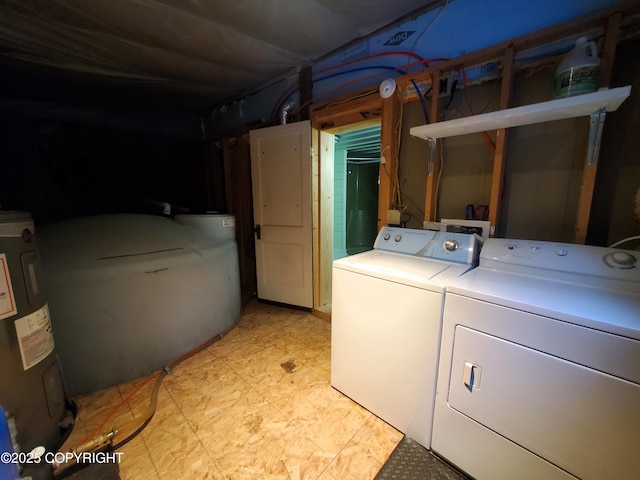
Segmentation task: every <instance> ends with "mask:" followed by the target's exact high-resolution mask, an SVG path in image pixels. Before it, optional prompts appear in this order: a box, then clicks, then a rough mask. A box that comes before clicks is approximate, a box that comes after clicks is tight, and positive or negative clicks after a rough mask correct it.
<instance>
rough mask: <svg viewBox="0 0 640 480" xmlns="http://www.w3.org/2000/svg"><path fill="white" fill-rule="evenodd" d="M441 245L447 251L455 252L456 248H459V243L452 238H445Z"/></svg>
mask: <svg viewBox="0 0 640 480" xmlns="http://www.w3.org/2000/svg"><path fill="white" fill-rule="evenodd" d="M442 246H443V247H444V249H445V250H446V251H447V252H455V251H456V250H458V248H460V244H459V243H458V241H457V240H455V239H453V238H450V239H448V240H445V242H444V244H443V245H442Z"/></svg>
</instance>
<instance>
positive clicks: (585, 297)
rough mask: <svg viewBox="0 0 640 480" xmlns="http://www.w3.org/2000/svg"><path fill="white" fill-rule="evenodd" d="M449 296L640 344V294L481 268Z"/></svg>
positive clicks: (450, 287)
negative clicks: (602, 332)
mask: <svg viewBox="0 0 640 480" xmlns="http://www.w3.org/2000/svg"><path fill="white" fill-rule="evenodd" d="M447 293H456V294H460V295H463V296H466V297H471V298H475V299H478V300H482V301H485V302H490V303H493V304H497V305H503V306H505V307H510V308H515V309H517V310H522V311H525V312H530V313H535V314H538V315H543V316H545V317H549V318H554V319H558V320H562V321H566V322H569V323H574V324H577V325H583V326H585V327H589V328H594V329H597V330H602V331H605V332H610V333H615V334H618V335H623V336H626V337H629V338H635V339H638V340H640V289H639V290H637V291H629V290H622V289H615V288H607V287H605V286H593V285H587V284H581V283H577V282H569V281H566V280H554V279H551V278H547V277H545V278H542V277H537V276H533V275H527V274H522V273H516V272H505V271H501V270H495V269H490V268H485V267H482V266H481V267H478V268H476V269H474V270H472V271H470V272H469V273H467V274H466V275H463V276H462V277H460V278H457V279H455V280H453V281H452V282H451V283H450V284H449V285H448V286H447ZM471 314H472V312H471Z"/></svg>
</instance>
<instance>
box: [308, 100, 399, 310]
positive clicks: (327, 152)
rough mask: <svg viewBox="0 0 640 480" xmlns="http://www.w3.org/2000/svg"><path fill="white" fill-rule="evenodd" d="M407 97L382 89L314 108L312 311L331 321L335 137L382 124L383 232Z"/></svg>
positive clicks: (380, 217) (380, 214)
mask: <svg viewBox="0 0 640 480" xmlns="http://www.w3.org/2000/svg"><path fill="white" fill-rule="evenodd" d="M401 112H402V99H401V98H400V96H399V95H397V94H396V95H392V96H391V97H389V98H386V99H383V98H382V97H380V95H379V93H378V90H377V89H376V90H372V91H371V92H370V93H369V94H367V95H364V96H361V97H358V98H355V99H351V100H349V99H347V100H345V101H343V102H340V101H334V102H332V103H331V104H326V105H325V104H316V105H313V106H312V108H311V146H312V152H313V156H312V165H311V177H312V179H313V184H312V187H311V194H312V198H313V200H312V204H313V232H314V234H313V252H314V254H313V277H314V278H313V285H314V288H313V292H314V293H313V297H314V298H313V312H314V314H316V315H318V316H320V317H322V318H326V319H330V318H331V284H332V282H331V271H332V263H333V165H334V157H333V145H334V138H333V137H334V135H337V134H340V133H342V132H346V131H351V130H358V129H361V128H367V127H372V126H375V125H380V126H381V130H380V145H381V155H382V154H383V153H384V156H385V164H384V165H383V164H381V165H380V188H379V192H378V231H379V230H380V228H382V227H383V226H385V225H387V224H388V222H387V211H388V210H390V209H391V205H392V192H393V188H392V185H393V179H392V178H391V176H390V174H389V172H395V171H396V165H397V162H398V156H397V153H398V147H399V141H400V132H399V129H400V128H401V122H400V119H401Z"/></svg>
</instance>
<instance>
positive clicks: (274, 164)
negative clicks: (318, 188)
mask: <svg viewBox="0 0 640 480" xmlns="http://www.w3.org/2000/svg"><path fill="white" fill-rule="evenodd" d="M250 137H251V176H252V182H253V215H254V225H255V227H256V233H255V242H256V273H257V277H258V297H259V298H261V299H264V300H271V301H275V302H281V303H286V304H289V305H297V306H301V307H307V308H311V307H312V306H313V272H312V260H313V257H312V236H311V231H312V228H311V227H312V226H311V224H312V216H311V124H310V122H309V121H305V122H298V123H291V124H287V125H278V126H275V127H268V128H263V129H258V130H252V131H251V132H250Z"/></svg>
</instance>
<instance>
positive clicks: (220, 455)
mask: <svg viewBox="0 0 640 480" xmlns="http://www.w3.org/2000/svg"><path fill="white" fill-rule="evenodd" d="M330 350H331V324H330V323H329V322H328V321H326V320H323V319H320V318H317V317H315V316H313V315H311V314H309V313H306V312H302V311H298V310H293V309H288V308H283V307H280V306H274V305H268V304H264V303H260V302H257V301H256V300H252V301H250V302H249V303H248V305H247V306H246V307H245V309H244V310H243V314H242V317H241V319H240V321H239V323H238V325H237V326H236V327H235V328H234V329H233V330H231V331H230V332H229V333H228V334H227V335H226V336H225V337H224V338H223V339H222V340H219V341H218V342H216V343H214V344H213V345H211V346H210V347H208V348H206V349H205V350H203V351H201V352H199V353H197V354H196V355H194V356H192V357H190V358H189V359H187V360H185V361H184V362H182V363H180V364H179V365H178V366H177V367H176V368H175V369H174V370H173V371H172V372H171V373H170V374H169V375H167V376H166V377H165V378H164V380H163V382H162V384H161V387H160V390H159V395H158V404H157V409H156V413H155V415H154V417H153V419H152V420H151V422H150V423H149V424H148V425H147V426H146V428H145V429H144V430H142V432H141V433H140V434H139V435H137V436H136V437H135V438H133V440H131V441H130V442H129V443H127V444H125V445H123V446H122V447H121V448H119V449H118V452H121V455H120V464H119V468H120V477H121V479H122V480H139V479H144V480H165V479H166V480H179V479H189V480H191V479H220V480H236V479H238V480H252V479H260V480H264V479H286V480H289V479H321V480H351V479H353V480H370V479H373V478H374V477H375V476H376V474H377V473H378V471H379V470H380V469H381V468H382V465H383V464H384V463H385V461H386V460H387V458H388V457H389V455H390V454H391V452H392V451H393V450H394V448H395V447H396V445H397V444H398V442H399V441H400V440H401V439H402V434H401V433H400V432H398V431H397V430H395V429H394V428H393V427H391V426H389V425H388V424H386V423H385V422H383V421H382V420H380V419H379V418H377V417H376V416H375V415H373V414H372V413H370V412H368V411H367V410H365V409H364V408H362V407H361V406H359V405H358V404H356V403H355V402H353V401H352V400H350V399H349V398H347V397H346V396H344V395H342V394H341V393H340V392H338V391H337V390H335V389H333V388H332V387H331V385H330V368H331V360H330V358H331V356H330ZM144 380H145V379H135V380H132V381H129V382H126V383H124V384H121V385H117V386H114V387H110V388H106V389H104V390H100V391H97V392H94V393H91V394H88V395H83V396H80V397H78V398H76V399H75V400H76V402H77V404H78V417H77V420H76V425H75V427H74V429H73V432H72V434H71V436H70V438H69V439H68V441H67V442H66V444H65V447H66V446H70V445H77V444H78V442H80V441H81V440H82V439H83V438H84V437H86V436H87V435H89V434H90V433H91V432H93V431H95V430H96V428H97V427H99V426H100V425H101V424H102V423H104V422H105V418H107V416H108V415H110V414H112V416H111V418H110V419H109V420H108V421H107V422H106V423H104V427H105V429H107V430H108V429H109V428H110V426H111V425H115V426H117V425H118V424H119V423H124V424H126V423H127V422H129V423H131V422H132V421H134V419H135V418H136V416H138V417H139V416H141V415H143V413H144V412H145V411H146V409H147V408H148V406H149V398H150V396H151V395H150V392H151V389H152V385H153V382H149V383H147V384H144ZM143 384H144V385H143ZM138 388H139V391H138V392H137V393H135V394H134V395H133V396H131V394H132V393H133V392H135V391H136V390H137V389H138ZM129 397H130V398H129ZM118 404H122V407H121V408H119V409H118V410H117V411H116V412H115V414H114V413H113V408H114V406H115V405H118ZM133 423H135V421H134V422H133Z"/></svg>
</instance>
